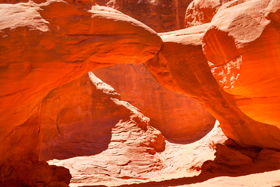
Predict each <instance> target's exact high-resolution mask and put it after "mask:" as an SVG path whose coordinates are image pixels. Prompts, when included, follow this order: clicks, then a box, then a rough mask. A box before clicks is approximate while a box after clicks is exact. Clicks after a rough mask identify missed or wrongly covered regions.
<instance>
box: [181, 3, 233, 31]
mask: <svg viewBox="0 0 280 187" xmlns="http://www.w3.org/2000/svg"><path fill="white" fill-rule="evenodd" d="M229 1H232V0H222V1H221V0H207V1H205V0H194V1H192V2H191V3H190V5H189V6H188V8H187V10H186V16H185V26H186V27H193V26H198V25H202V24H204V23H210V22H211V20H212V18H213V17H214V15H215V14H216V13H217V11H218V10H219V8H220V7H221V6H222V5H223V4H225V3H227V2H229Z"/></svg>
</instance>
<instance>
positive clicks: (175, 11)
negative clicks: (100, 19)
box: [95, 0, 192, 32]
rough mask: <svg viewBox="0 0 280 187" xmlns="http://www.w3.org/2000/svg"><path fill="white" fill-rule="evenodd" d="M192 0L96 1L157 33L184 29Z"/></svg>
mask: <svg viewBox="0 0 280 187" xmlns="http://www.w3.org/2000/svg"><path fill="white" fill-rule="evenodd" d="M191 1H192V0H157V1H154V0H144V1H131V0H95V2H96V3H97V4H99V5H102V6H108V7H111V8H114V9H117V10H119V11H121V12H123V13H124V14H127V15H129V16H131V17H133V18H135V19H137V20H139V21H141V22H142V23H145V24H146V25H148V26H149V27H151V28H152V29H154V30H155V31H156V32H166V31H172V30H178V29H182V28H184V23H185V21H184V19H185V12H186V9H187V7H188V5H189V4H190V3H191Z"/></svg>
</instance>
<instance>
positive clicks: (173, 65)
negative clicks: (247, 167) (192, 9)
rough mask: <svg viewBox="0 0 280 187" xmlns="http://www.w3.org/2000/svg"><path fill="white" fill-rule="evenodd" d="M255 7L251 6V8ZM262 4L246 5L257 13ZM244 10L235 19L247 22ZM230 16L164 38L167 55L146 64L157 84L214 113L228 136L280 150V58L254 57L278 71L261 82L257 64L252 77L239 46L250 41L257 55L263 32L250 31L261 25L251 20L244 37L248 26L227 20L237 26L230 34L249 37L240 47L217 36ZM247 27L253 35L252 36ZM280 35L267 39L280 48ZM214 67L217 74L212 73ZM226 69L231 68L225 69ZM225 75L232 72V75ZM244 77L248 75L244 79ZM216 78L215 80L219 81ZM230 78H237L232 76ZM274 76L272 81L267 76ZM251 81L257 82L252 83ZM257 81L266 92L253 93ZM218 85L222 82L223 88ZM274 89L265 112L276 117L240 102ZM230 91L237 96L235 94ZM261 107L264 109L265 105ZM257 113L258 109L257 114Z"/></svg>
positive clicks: (225, 13)
mask: <svg viewBox="0 0 280 187" xmlns="http://www.w3.org/2000/svg"><path fill="white" fill-rule="evenodd" d="M249 2H251V4H250V3H249ZM266 3H267V4H266V5H268V4H269V1H267V2H266ZM229 4H230V3H227V4H225V6H228V5H229ZM244 4H245V3H243V4H242V5H240V6H241V7H243V9H244V10H246V8H245V7H246V6H245V5H244ZM257 4H258V2H257V1H248V4H246V5H247V6H248V7H250V8H251V9H252V10H253V7H255V6H257ZM263 4H265V2H263V3H259V4H258V6H260V10H264V9H265V8H266V6H264V5H263ZM232 6H233V5H232ZM236 6H238V5H236ZM229 7H230V6H229ZM234 7H235V6H233V8H234ZM243 9H242V8H240V9H236V12H237V10H239V14H237V13H236V12H234V11H232V12H231V14H232V15H235V16H238V15H240V14H244V18H246V17H248V16H246V11H240V10H243ZM230 11H231V9H230V8H228V9H227V8H225V7H221V10H220V11H219V12H218V13H217V15H215V17H214V20H213V21H212V22H211V23H209V24H204V25H201V26H197V27H191V28H187V29H183V30H179V31H174V32H168V33H161V34H160V36H161V38H162V40H163V46H162V49H161V51H160V52H159V54H157V56H156V57H155V58H154V59H152V60H149V61H148V62H146V63H145V64H146V66H147V68H148V69H149V70H150V72H151V73H152V74H153V75H154V77H155V78H156V79H157V81H158V82H160V83H161V84H162V85H164V86H165V87H167V88H169V89H171V90H173V91H176V92H180V93H183V94H185V95H187V96H190V97H192V98H194V99H197V100H198V101H199V102H200V103H201V104H202V105H203V106H204V107H205V108H207V109H208V111H210V112H211V114H212V115H213V116H214V117H215V118H216V119H218V120H219V121H220V122H221V127H222V129H223V131H224V133H225V134H226V135H227V136H228V137H229V138H231V139H233V140H234V141H236V142H238V143H239V144H241V145H243V146H244V145H245V146H260V147H266V148H274V149H279V145H280V138H279V134H280V129H279V128H278V126H277V123H279V120H278V117H279V105H278V104H277V103H278V101H279V100H278V98H279V97H278V96H279V95H278V94H279V92H278V89H279V87H277V86H276V84H278V83H279V81H278V77H279V71H278V65H279V61H278V59H277V58H275V57H276V56H275V57H274V56H272V59H271V57H269V56H267V55H266V56H263V57H264V58H260V57H252V59H254V60H255V61H252V62H259V63H262V64H263V63H264V62H266V61H267V60H268V59H269V60H270V59H271V60H272V62H271V65H273V67H274V68H273V70H274V71H268V70H269V67H267V68H266V69H267V70H266V69H265V68H262V70H263V72H262V73H261V72H258V76H257V75H256V74H254V73H253V72H252V73H251V69H250V68H249V67H253V64H251V65H250V66H249V65H248V68H247V69H248V70H247V74H246V71H245V70H246V69H245V70H244V69H243V67H244V63H246V60H248V62H251V61H249V60H250V59H249V58H248V57H247V58H246V59H244V56H243V54H242V56H239V55H238V53H237V52H236V51H237V50H234V49H235V48H236V46H237V47H238V46H239V44H240V42H242V40H244V39H246V41H247V43H246V45H245V44H244V45H241V46H246V47H247V50H248V51H249V49H251V50H252V51H254V49H256V48H254V46H253V45H251V46H250V45H247V44H248V42H249V41H250V40H252V39H254V38H255V39H257V38H259V39H260V40H261V36H262V35H261V34H260V35H256V34H255V35H254V33H258V32H259V30H258V29H257V28H258V26H257V25H256V29H255V30H254V31H253V30H252V29H249V28H250V27H248V26H247V24H250V25H252V26H253V25H254V24H255V23H254V22H252V20H250V22H244V24H243V26H244V28H245V29H244V33H243V32H242V28H239V26H240V25H241V26H242V24H237V26H236V27H233V25H234V24H233V23H232V24H230V23H231V22H228V20H229V18H228V19H227V22H226V23H227V24H228V25H231V26H229V27H228V29H229V30H230V31H231V30H234V31H236V33H233V32H232V34H237V32H241V33H243V35H241V36H240V37H239V38H238V39H240V40H239V41H238V42H239V43H238V42H237V41H236V42H233V39H232V38H233V36H231V35H230V34H231V32H229V34H227V33H226V32H224V31H217V30H218V28H217V27H216V25H218V26H220V27H221V28H223V27H225V24H224V23H223V22H222V21H224V22H225V21H226V19H223V17H222V15H223V16H224V17H227V16H228V15H231V14H229V12H230ZM222 13H223V14H222ZM259 14H260V13H259ZM219 15H221V16H219ZM255 16H257V15H255ZM263 16H264V14H263ZM230 18H232V17H230ZM241 18H243V17H242V16H241V17H239V19H236V20H237V21H239V20H242V19H241ZM232 19H233V18H232ZM259 20H260V21H261V22H262V24H264V23H266V22H269V21H268V20H267V21H265V20H263V19H259ZM238 23H239V22H238ZM260 26H261V25H260ZM237 27H238V29H237ZM247 27H248V30H246V28H247ZM254 28H255V27H254ZM278 29H279V28H277V27H275V26H274V27H272V28H271V29H269V28H268V30H272V32H270V33H269V32H268V33H267V35H266V36H267V37H269V36H270V37H271V36H274V35H276V40H275V42H278V43H279V40H278V38H277V36H278V32H279V30H278ZM246 32H248V33H247V35H248V36H247V35H246ZM238 36H239V35H238ZM263 41H264V40H263ZM266 41H268V40H266ZM218 42H219V43H218ZM278 43H277V44H278ZM261 44H262V43H260V44H259V46H260V47H261ZM266 44H267V45H266V48H264V49H266V50H265V51H267V49H271V47H272V46H275V47H277V44H276V43H274V40H273V41H272V42H267V43H266ZM269 46H270V47H269ZM249 47H250V48H249ZM257 49H260V48H257ZM271 50H272V49H271ZM273 50H274V49H273ZM273 50H272V51H273ZM276 51H277V49H276V50H275V54H277V52H276ZM256 52H257V51H256ZM258 52H261V51H258ZM236 54H237V55H236ZM269 54H270V53H269ZM218 55H220V56H218ZM263 55H264V54H263ZM218 57H221V58H222V60H217V59H218ZM231 57H232V58H231ZM233 57H234V58H233ZM256 58H259V59H256ZM212 61H213V62H212ZM208 63H209V65H210V67H211V68H212V69H211V68H209V66H208ZM213 64H214V65H213ZM260 65H261V64H260ZM223 66H225V67H224V68H223ZM215 67H216V68H221V67H222V68H221V69H223V71H224V72H223V73H222V72H221V70H220V69H215ZM224 69H226V70H227V71H226V70H224ZM240 69H241V70H240ZM211 70H212V71H211ZM259 70H261V69H259ZM271 70H272V69H271ZM242 71H243V72H245V73H244V74H242V73H243V72H242ZM217 72H218V73H217ZM212 73H213V74H214V76H213V74H212ZM229 73H231V74H230V75H228V74H229ZM269 73H270V74H271V75H270V76H267V75H268V74H269ZM246 75H247V76H246ZM254 75H255V77H254ZM242 76H243V77H244V79H241V77H242ZM251 76H253V77H252V78H251ZM246 77H247V79H248V80H247V82H246V81H245V80H246ZM259 77H261V79H259ZM254 79H255V80H254ZM241 80H243V81H244V83H242V82H240V84H244V87H239V89H238V88H236V87H235V86H238V84H234V85H232V84H231V83H229V81H233V82H234V81H235V82H236V83H238V82H239V81H241ZM258 80H260V81H258ZM221 81H223V82H221ZM254 81H255V83H256V84H255V85H259V86H262V82H263V86H262V87H256V86H255V87H253V86H254V84H252V85H251V84H248V83H249V82H251V83H252V82H254ZM217 82H219V84H218V83H217ZM264 83H267V85H264ZM245 84H246V87H245ZM232 86H234V87H232ZM268 87H270V89H271V91H272V92H271V93H268V94H267V95H266V97H269V96H270V95H271V96H272V97H271V101H270V102H269V103H267V102H264V105H263V108H262V109H264V106H265V107H266V108H265V109H269V108H270V111H269V112H268V113H266V112H261V107H260V108H257V107H254V106H253V105H251V106H250V105H247V106H246V103H249V102H248V101H247V102H246V101H245V102H244V103H243V104H242V105H241V103H240V101H241V99H240V100H239V98H238V97H242V92H243V90H244V91H246V89H247V90H248V91H251V92H252V93H261V92H258V91H259V90H261V89H262V90H266V88H268ZM235 88H236V89H235ZM229 89H231V90H230V91H229ZM234 90H236V96H234V95H231V94H233V91H234ZM225 91H226V92H225ZM227 92H228V93H227ZM263 94H265V92H263ZM254 99H255V98H254V97H253V95H252V99H251V100H254ZM257 99H258V98H256V101H255V103H256V104H257V103H258V101H260V100H257ZM274 102H275V104H274ZM270 103H271V104H270ZM258 104H261V103H260V102H259V103H258ZM255 106H257V105H255ZM260 106H261V105H260ZM246 107H248V108H251V109H250V110H249V112H246V110H245V109H246ZM252 107H254V108H253V109H252ZM248 108H247V109H248ZM254 110H255V111H257V110H258V112H255V114H254V115H250V112H251V113H253V112H254ZM268 114H269V115H268ZM248 116H249V117H248ZM270 116H274V118H270ZM258 119H266V120H258ZM256 120H257V121H256ZM269 120H272V121H273V120H275V121H274V122H273V123H270V122H269ZM258 121H259V122H258ZM262 122H263V123H262Z"/></svg>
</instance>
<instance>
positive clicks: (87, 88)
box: [40, 72, 165, 160]
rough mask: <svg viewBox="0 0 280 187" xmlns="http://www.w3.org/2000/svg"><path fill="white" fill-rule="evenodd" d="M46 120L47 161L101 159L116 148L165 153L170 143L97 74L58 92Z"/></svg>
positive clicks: (47, 102) (46, 106)
mask: <svg viewBox="0 0 280 187" xmlns="http://www.w3.org/2000/svg"><path fill="white" fill-rule="evenodd" d="M41 116H42V117H41V118H42V125H41V131H42V134H43V141H42V146H41V151H40V159H42V160H51V159H66V158H72V157H75V156H86V155H88V156H90V155H95V154H98V153H100V152H102V151H104V150H106V149H110V148H112V147H108V145H109V144H110V143H111V142H114V143H118V142H119V143H120V144H121V145H123V146H125V145H126V146H128V148H129V149H137V150H138V149H139V150H142V151H143V152H147V151H148V152H150V151H157V152H158V151H163V150H164V145H165V143H164V138H163V136H162V134H161V133H160V132H158V131H157V130H155V129H154V128H152V127H151V126H150V125H149V118H147V117H145V116H144V115H143V114H141V113H140V112H139V111H138V109H137V108H135V107H133V106H132V105H130V104H129V103H127V102H125V101H121V100H120V96H119V94H118V93H117V92H116V91H115V90H114V89H113V88H112V87H111V86H109V85H108V84H106V83H104V82H102V81H101V80H100V79H98V78H97V77H96V76H95V75H94V74H93V73H91V72H90V73H89V74H85V75H84V76H82V77H81V78H79V79H77V80H74V81H72V82H70V83H68V84H66V85H64V86H61V87H59V88H57V89H54V90H52V91H51V92H50V93H49V94H48V95H47V96H46V97H45V98H44V100H43V103H42V110H41ZM137 139H138V140H137ZM121 145H120V146H121ZM130 146H131V147H130ZM119 149H121V148H119ZM116 151H117V150H116ZM119 151H121V150H119ZM107 157H110V155H107ZM131 159H132V158H131Z"/></svg>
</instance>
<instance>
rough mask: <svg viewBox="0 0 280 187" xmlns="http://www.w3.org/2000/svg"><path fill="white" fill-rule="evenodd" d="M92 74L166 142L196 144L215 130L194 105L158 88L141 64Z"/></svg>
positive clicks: (120, 66) (107, 69)
mask: <svg viewBox="0 0 280 187" xmlns="http://www.w3.org/2000/svg"><path fill="white" fill-rule="evenodd" d="M94 73H95V74H96V75H97V76H98V77H100V78H102V80H104V81H105V82H107V83H109V84H110V85H112V86H113V87H114V88H115V89H116V90H117V91H118V92H119V93H120V94H121V96H122V98H123V99H124V100H126V101H127V102H129V103H130V104H132V105H134V106H136V107H137V108H139V109H140V111H141V112H142V113H143V114H144V115H145V116H148V117H149V118H150V119H151V122H150V124H151V126H153V127H155V128H156V129H158V130H160V132H162V133H163V135H164V136H165V137H166V138H168V139H172V140H176V141H184V142H187V141H188V142H192V141H196V140H198V139H200V138H202V137H203V136H205V135H206V134H207V133H208V132H209V131H210V130H211V129H212V128H213V126H214V123H215V119H214V118H213V117H212V116H211V114H209V112H208V111H206V110H205V109H204V108H203V107H202V106H201V105H200V104H199V103H198V102H197V101H195V100H194V99H192V98H189V97H187V96H184V95H182V94H178V93H175V92H172V91H169V90H167V89H166V88H164V87H162V86H161V85H159V84H158V83H157V82H156V81H155V80H154V78H153V77H152V75H151V74H150V73H149V71H148V70H147V69H146V67H145V66H143V65H142V64H133V65H115V66H112V67H106V68H100V69H97V70H95V71H94Z"/></svg>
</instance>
